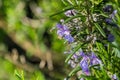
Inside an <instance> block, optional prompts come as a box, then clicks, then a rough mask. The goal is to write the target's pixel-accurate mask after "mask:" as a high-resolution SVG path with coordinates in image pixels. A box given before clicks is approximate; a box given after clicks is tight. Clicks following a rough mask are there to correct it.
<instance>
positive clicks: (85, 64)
mask: <svg viewBox="0 0 120 80" xmlns="http://www.w3.org/2000/svg"><path fill="white" fill-rule="evenodd" d="M79 59H80V61H79ZM68 64H70V65H71V67H72V68H75V67H76V66H77V65H78V64H79V65H80V67H81V69H82V71H83V73H84V74H85V75H87V76H89V75H90V70H89V68H90V67H91V66H94V65H101V64H102V62H101V60H100V59H99V58H98V57H97V56H96V55H95V54H94V53H93V52H92V53H89V55H87V54H85V53H84V52H83V51H81V50H79V51H77V52H76V53H75V54H74V55H73V56H72V57H71V59H70V60H69V62H68ZM94 68H98V66H95V67H94Z"/></svg>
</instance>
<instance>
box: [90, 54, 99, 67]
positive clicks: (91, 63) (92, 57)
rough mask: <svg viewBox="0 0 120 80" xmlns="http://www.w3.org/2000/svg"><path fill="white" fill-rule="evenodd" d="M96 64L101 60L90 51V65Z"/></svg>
mask: <svg viewBox="0 0 120 80" xmlns="http://www.w3.org/2000/svg"><path fill="white" fill-rule="evenodd" d="M97 64H101V60H99V59H98V58H97V57H96V55H95V54H94V53H92V55H91V57H90V65H91V66H93V65H97Z"/></svg>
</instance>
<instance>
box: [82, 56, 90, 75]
mask: <svg viewBox="0 0 120 80" xmlns="http://www.w3.org/2000/svg"><path fill="white" fill-rule="evenodd" d="M88 60H89V58H88V57H87V56H84V57H83V58H82V60H81V61H80V67H81V68H82V71H83V72H84V73H85V74H86V75H90V71H89V64H88Z"/></svg>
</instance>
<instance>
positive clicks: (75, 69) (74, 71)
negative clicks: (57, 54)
mask: <svg viewBox="0 0 120 80" xmlns="http://www.w3.org/2000/svg"><path fill="white" fill-rule="evenodd" d="M80 69H81V68H80V65H77V66H76V67H75V68H74V69H73V70H72V71H71V72H70V73H69V75H68V76H69V77H71V76H73V75H74V74H75V73H76V72H78V71H79V70H80Z"/></svg>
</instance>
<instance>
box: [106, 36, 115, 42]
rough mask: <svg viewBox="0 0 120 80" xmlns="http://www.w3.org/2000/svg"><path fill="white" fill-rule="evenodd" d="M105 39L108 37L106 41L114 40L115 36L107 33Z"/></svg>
mask: <svg viewBox="0 0 120 80" xmlns="http://www.w3.org/2000/svg"><path fill="white" fill-rule="evenodd" d="M107 39H108V41H110V42H113V41H114V40H115V37H114V35H112V34H108V38H107Z"/></svg>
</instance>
